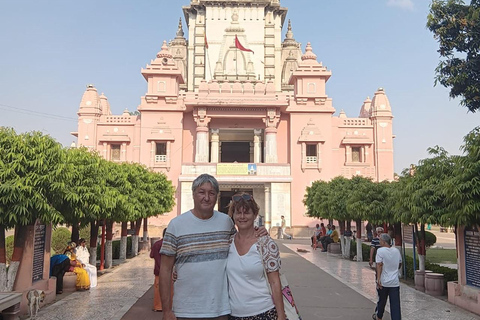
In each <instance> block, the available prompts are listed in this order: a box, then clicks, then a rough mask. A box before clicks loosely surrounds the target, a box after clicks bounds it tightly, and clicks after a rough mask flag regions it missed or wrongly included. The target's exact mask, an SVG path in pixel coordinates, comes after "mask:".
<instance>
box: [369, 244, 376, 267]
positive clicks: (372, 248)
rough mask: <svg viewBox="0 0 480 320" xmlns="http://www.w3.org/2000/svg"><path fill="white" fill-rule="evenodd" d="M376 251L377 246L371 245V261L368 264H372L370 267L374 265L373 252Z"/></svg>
mask: <svg viewBox="0 0 480 320" xmlns="http://www.w3.org/2000/svg"><path fill="white" fill-rule="evenodd" d="M374 252H375V248H374V247H370V261H369V262H368V264H369V265H370V267H371V266H372V265H373V253H374Z"/></svg>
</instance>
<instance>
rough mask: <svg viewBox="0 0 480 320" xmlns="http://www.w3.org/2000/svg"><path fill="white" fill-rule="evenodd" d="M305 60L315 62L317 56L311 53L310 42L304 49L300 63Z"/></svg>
mask: <svg viewBox="0 0 480 320" xmlns="http://www.w3.org/2000/svg"><path fill="white" fill-rule="evenodd" d="M305 60H315V61H317V55H316V54H315V53H313V50H312V45H311V44H310V42H308V43H307V47H306V48H305V54H304V55H303V56H302V61H305Z"/></svg>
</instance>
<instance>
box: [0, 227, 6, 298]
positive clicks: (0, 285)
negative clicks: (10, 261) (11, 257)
mask: <svg viewBox="0 0 480 320" xmlns="http://www.w3.org/2000/svg"><path fill="white" fill-rule="evenodd" d="M6 290H7V249H6V247H5V228H4V227H3V226H0V292H4V291H6Z"/></svg>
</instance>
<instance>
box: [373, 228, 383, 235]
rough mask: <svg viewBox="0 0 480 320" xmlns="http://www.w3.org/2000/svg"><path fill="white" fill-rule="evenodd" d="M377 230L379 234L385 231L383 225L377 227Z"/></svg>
mask: <svg viewBox="0 0 480 320" xmlns="http://www.w3.org/2000/svg"><path fill="white" fill-rule="evenodd" d="M375 231H376V232H377V234H380V233H383V227H377V228H376V229H375Z"/></svg>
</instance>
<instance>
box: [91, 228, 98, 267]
mask: <svg viewBox="0 0 480 320" xmlns="http://www.w3.org/2000/svg"><path fill="white" fill-rule="evenodd" d="M97 243H98V221H91V222H90V249H89V252H90V261H89V262H90V264H91V265H93V266H96V265H97Z"/></svg>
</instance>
